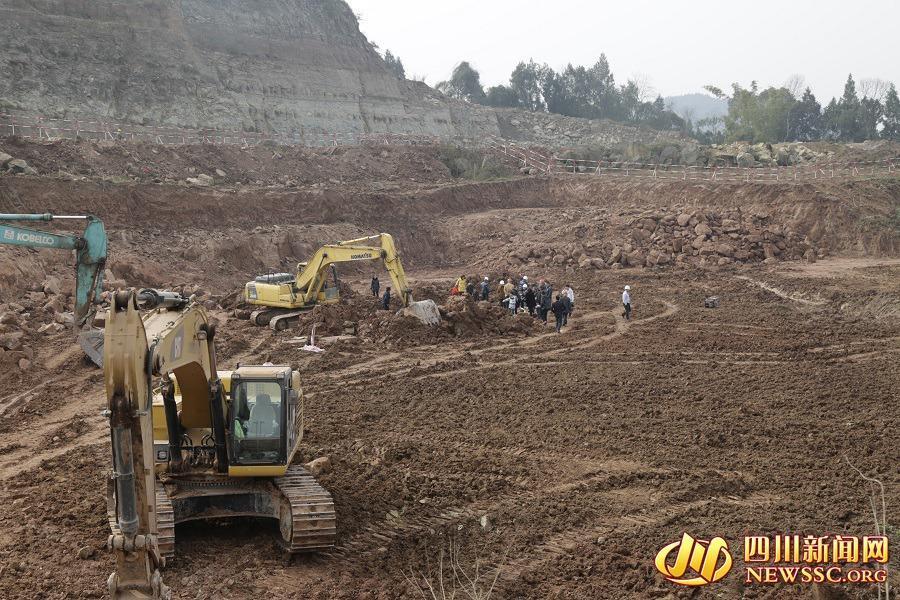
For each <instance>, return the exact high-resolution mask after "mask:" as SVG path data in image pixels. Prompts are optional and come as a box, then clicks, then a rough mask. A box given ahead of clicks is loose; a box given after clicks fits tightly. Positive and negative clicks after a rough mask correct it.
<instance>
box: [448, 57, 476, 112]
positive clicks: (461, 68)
mask: <svg viewBox="0 0 900 600" xmlns="http://www.w3.org/2000/svg"><path fill="white" fill-rule="evenodd" d="M437 88H438V90H440V91H441V92H443V93H445V94H447V95H448V96H452V97H453V98H458V99H460V100H467V101H469V102H477V103H482V102H484V97H485V96H484V88H482V87H481V75H479V74H478V71H476V70H475V69H474V68H472V65H470V64H469V62H468V61H465V60H464V61H462V62H461V63H459V64H458V65H456V68H455V69H453V74H452V75H451V76H450V81H442V82H441V83H439V84H438V85H437Z"/></svg>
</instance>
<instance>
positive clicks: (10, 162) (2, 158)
mask: <svg viewBox="0 0 900 600" xmlns="http://www.w3.org/2000/svg"><path fill="white" fill-rule="evenodd" d="M3 173H8V174H10V175H37V173H38V172H37V169H35V168H34V167H31V166H29V165H28V163H27V162H25V161H24V160H22V159H21V158H15V157H13V156H12V155H10V154H7V153H6V152H4V151H3V150H0V174H3Z"/></svg>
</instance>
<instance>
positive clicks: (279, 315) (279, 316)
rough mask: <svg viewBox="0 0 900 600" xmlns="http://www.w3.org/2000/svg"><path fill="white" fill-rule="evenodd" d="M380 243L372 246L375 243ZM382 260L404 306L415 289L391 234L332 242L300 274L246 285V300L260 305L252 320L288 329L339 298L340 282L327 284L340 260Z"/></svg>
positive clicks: (300, 267) (260, 279) (269, 277)
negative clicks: (300, 318)
mask: <svg viewBox="0 0 900 600" xmlns="http://www.w3.org/2000/svg"><path fill="white" fill-rule="evenodd" d="M376 241H377V242H378V245H377V246H376V245H373V242H376ZM379 260H380V261H383V262H384V267H385V269H387V272H388V273H389V274H390V276H391V282H392V283H393V286H394V290H393V291H394V296H396V297H399V298H400V302H401V304H402V305H403V306H409V305H410V304H411V303H412V289H411V288H410V287H409V284H408V283H407V281H406V273H405V272H404V271H403V264H402V263H401V262H400V254H399V253H398V252H397V247H396V246H395V245H394V238H393V237H391V235H390V234H388V233H382V234H379V235H372V236H368V237H363V238H358V239H355V240H347V241H344V242H337V243H336V244H329V245H326V246H322V247H321V248H319V249H318V250H317V251H316V253H315V254H314V255H313V256H312V258H310V259H309V260H308V261H307V262H302V263H300V264H298V265H297V274H296V275H292V274H290V273H271V274H268V275H260V276H259V277H257V278H256V279H254V280H253V281H250V282H248V283H247V284H246V285H245V286H244V301H245V302H247V303H248V304H252V305H254V306H259V307H260V308H259V309H257V310H255V311H253V313H251V315H250V320H251V321H252V322H253V323H255V324H256V325H260V326H264V325H268V326H269V327H270V328H272V329H274V330H275V331H281V330H283V329H286V328H287V327H288V325H290V323H291V322H293V321H296V320H297V319H298V317H299V316H300V315H301V314H302V313H303V312H304V311H306V310H309V309H311V308H313V307H314V306H315V305H317V304H333V303H335V302H337V301H338V300H339V299H340V297H339V295H338V288H337V282H335V285H332V286H328V281H327V280H328V269H329V267H333V266H334V265H336V264H338V263H347V262H356V261H379Z"/></svg>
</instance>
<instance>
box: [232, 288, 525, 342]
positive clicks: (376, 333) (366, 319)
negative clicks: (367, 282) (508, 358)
mask: <svg viewBox="0 0 900 600" xmlns="http://www.w3.org/2000/svg"><path fill="white" fill-rule="evenodd" d="M417 298H418V297H417ZM400 308H401V307H400V304H399V301H398V300H397V299H396V298H395V299H394V300H393V303H392V306H391V310H389V311H386V310H383V309H382V308H381V302H380V300H377V299H375V298H373V297H372V296H367V295H364V294H357V293H354V292H352V291H350V292H348V291H346V290H345V291H344V292H343V293H342V297H341V301H340V302H339V303H337V304H321V305H318V306H316V307H314V308H313V309H312V310H310V311H307V312H305V313H303V314H302V315H301V316H300V319H299V322H298V323H297V324H296V325H295V326H294V327H293V328H292V329H291V330H290V331H288V332H286V333H284V334H281V335H282V336H286V337H296V336H298V335H299V336H301V337H307V338H308V337H309V335H310V334H311V333H312V331H313V326H314V325H315V335H316V339H317V343H319V342H321V341H322V340H321V338H323V337H331V336H344V335H351V336H355V337H356V339H357V340H358V341H361V342H363V343H373V344H377V345H380V346H385V347H389V348H411V347H415V346H422V345H428V344H439V343H442V342H447V341H449V340H453V339H457V338H465V339H477V338H480V337H491V336H511V337H515V336H523V335H531V334H532V333H534V332H536V331H538V330H539V327H538V325H537V324H536V323H535V320H534V319H533V318H532V317H530V316H528V315H517V316H516V317H513V316H511V315H510V314H509V312H508V311H507V310H505V309H503V308H502V307H500V306H499V305H497V304H491V303H489V302H473V301H472V300H471V299H469V298H465V297H463V296H452V297H447V296H446V295H444V296H443V304H440V305H439V306H438V309H439V311H440V314H441V318H442V319H441V324H440V325H436V326H431V325H426V324H424V323H422V322H421V321H420V320H419V319H417V318H415V317H411V316H407V315H402V314H399V309H400ZM248 309H249V307H240V308H238V309H237V310H236V311H235V312H236V313H237V314H240V315H242V316H246V314H247V311H248ZM329 343H331V342H330V341H329Z"/></svg>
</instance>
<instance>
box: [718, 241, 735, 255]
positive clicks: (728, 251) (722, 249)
mask: <svg viewBox="0 0 900 600" xmlns="http://www.w3.org/2000/svg"><path fill="white" fill-rule="evenodd" d="M716 252H718V253H719V255H720V256H727V257H729V258H731V257H733V256H734V248H733V247H732V246H731V245H729V244H719V245H717V246H716Z"/></svg>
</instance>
